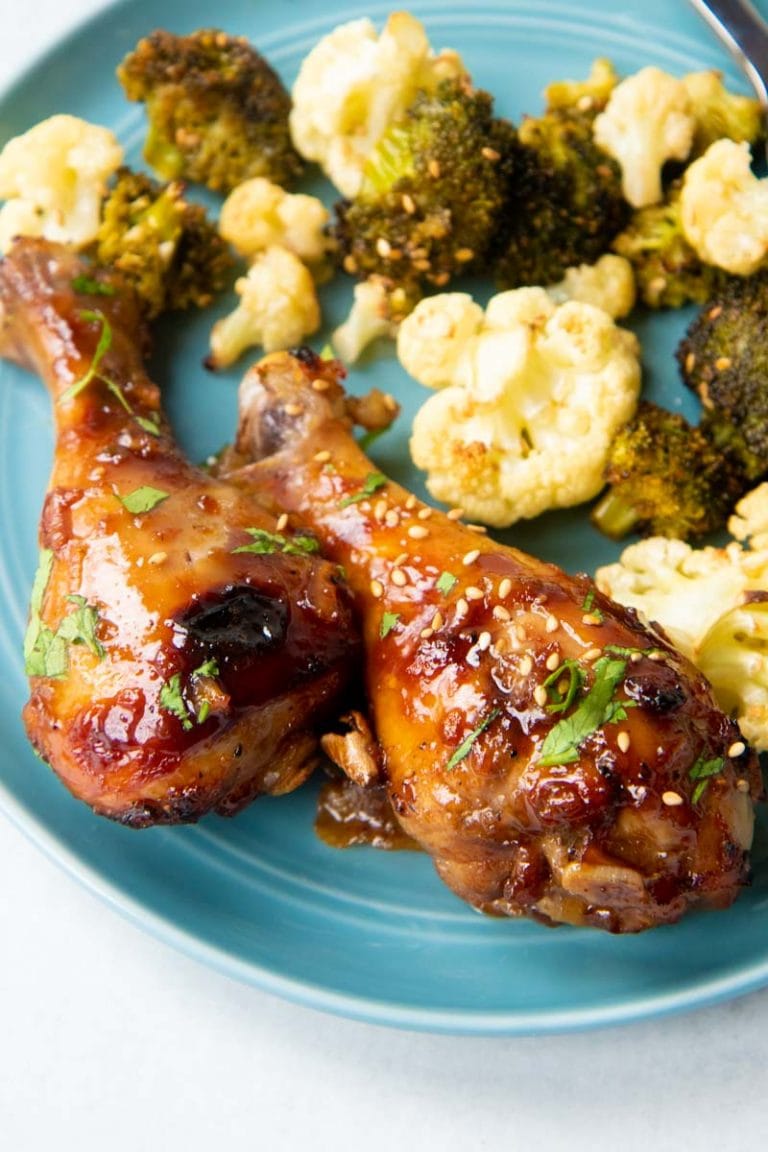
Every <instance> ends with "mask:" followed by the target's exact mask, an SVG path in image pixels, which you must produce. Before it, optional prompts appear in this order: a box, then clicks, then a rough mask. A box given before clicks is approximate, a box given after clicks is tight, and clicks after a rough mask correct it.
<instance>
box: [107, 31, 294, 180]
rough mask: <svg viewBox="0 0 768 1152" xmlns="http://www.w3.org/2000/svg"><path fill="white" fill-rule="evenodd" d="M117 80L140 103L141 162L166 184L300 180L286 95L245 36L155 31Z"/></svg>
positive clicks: (120, 70) (125, 62) (123, 66)
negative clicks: (143, 127) (143, 123)
mask: <svg viewBox="0 0 768 1152" xmlns="http://www.w3.org/2000/svg"><path fill="white" fill-rule="evenodd" d="M117 75H118V78H119V80H120V82H121V84H122V85H123V88H124V89H125V93H126V95H127V97H128V99H129V100H137V101H140V102H143V103H145V104H146V107H147V115H148V117H149V131H148V134H147V138H146V141H145V144H144V157H145V159H146V161H147V163H148V164H150V165H151V166H152V167H153V168H154V169H155V171H156V172H158V173H159V175H160V176H162V177H163V179H164V180H176V179H184V180H194V181H197V182H198V183H201V184H207V185H208V187H209V188H213V189H214V190H215V191H223V192H227V191H229V190H230V189H232V188H234V187H235V185H236V184H240V183H241V182H242V181H243V180H247V179H249V178H250V177H251V176H266V177H267V178H268V179H270V180H272V181H274V182H275V183H276V184H287V183H289V182H290V181H291V180H293V179H294V178H295V177H296V176H298V175H299V174H300V172H301V169H302V164H301V160H300V159H299V156H298V153H297V152H296V151H295V149H294V147H293V144H292V143H291V138H290V134H289V131H288V114H289V112H290V108H291V100H290V96H289V95H288V93H287V91H286V90H285V88H284V87H283V84H282V83H281V81H280V78H279V77H278V75H277V73H276V72H275V71H274V70H273V69H272V68H271V67H270V65H269V64H268V63H267V61H266V60H265V59H264V57H263V56H261V55H260V54H259V53H258V52H257V51H256V49H255V48H253V47H252V45H251V44H249V43H248V41H247V40H245V39H244V38H243V37H239V36H238V37H233V36H227V35H225V33H223V32H219V31H216V30H215V29H202V30H200V31H198V32H193V33H192V34H191V35H189V36H174V35H173V34H172V33H170V32H165V31H162V30H159V31H157V32H153V33H152V35H151V36H147V37H146V38H145V39H143V40H140V41H139V43H138V44H137V46H136V48H135V49H134V50H133V52H131V53H129V54H128V56H126V58H125V59H124V60H123V62H122V64H121V65H120V67H119V68H118V70H117Z"/></svg>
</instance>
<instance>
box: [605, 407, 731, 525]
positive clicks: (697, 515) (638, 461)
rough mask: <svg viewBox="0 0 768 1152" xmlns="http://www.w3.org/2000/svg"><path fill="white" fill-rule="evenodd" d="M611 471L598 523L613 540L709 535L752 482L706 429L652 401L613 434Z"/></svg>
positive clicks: (610, 456)
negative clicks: (637, 536)
mask: <svg viewBox="0 0 768 1152" xmlns="http://www.w3.org/2000/svg"><path fill="white" fill-rule="evenodd" d="M605 478H606V481H607V483H608V485H609V487H608V489H607V491H606V492H605V493H604V494H603V496H602V497H601V498H600V500H599V501H598V503H597V505H596V506H595V508H594V509H593V511H592V522H593V523H594V524H595V526H596V527H597V528H599V529H600V531H601V532H604V533H605V535H606V536H610V537H612V538H613V539H615V540H618V539H620V538H621V537H622V536H626V535H627V533H628V532H639V533H640V534H641V535H643V536H674V537H678V538H679V539H681V540H687V539H690V538H692V537H697V536H705V535H707V534H708V533H709V532H714V531H716V529H718V528H722V527H723V525H724V524H725V522H726V520H727V518H728V515H729V514H730V512H731V511H732V509H733V505H734V504H735V502H736V501H737V500H738V498H739V497H740V496H741V495H742V494H743V493H744V491H745V490H746V487H747V483H748V482H747V479H746V477H745V475H744V473H743V472H742V470H741V468H740V467H739V464H738V462H737V461H736V460H735V459H733V458H732V457H731V456H730V455H729V454H728V453H724V452H722V451H721V450H719V448H718V447H717V446H716V445H715V444H714V443H713V441H712V440H711V439H710V437H709V436H708V435H707V432H706V431H705V430H704V429H702V428H696V427H693V426H692V425H690V424H689V423H688V421H687V420H685V419H684V418H683V417H682V416H681V415H679V414H678V413H675V412H668V411H666V410H665V409H664V408H659V407H658V406H657V405H655V404H650V403H648V402H643V403H641V404H640V406H639V407H638V410H637V413H636V415H635V417H634V419H633V420H632V421H631V422H630V423H629V424H628V425H627V426H626V427H625V428H623V429H622V430H621V432H619V434H618V436H616V438H615V439H614V441H613V444H612V445H611V450H610V454H609V457H608V464H607V467H606V475H605Z"/></svg>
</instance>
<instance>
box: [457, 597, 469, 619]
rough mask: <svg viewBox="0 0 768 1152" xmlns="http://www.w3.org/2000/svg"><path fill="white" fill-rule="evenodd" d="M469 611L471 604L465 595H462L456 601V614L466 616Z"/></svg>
mask: <svg viewBox="0 0 768 1152" xmlns="http://www.w3.org/2000/svg"><path fill="white" fill-rule="evenodd" d="M467 612H469V604H467V602H466V600H465V599H464V597H463V596H460V597H459V599H458V600H457V601H456V615H457V616H459V617H461V616H466V614H467Z"/></svg>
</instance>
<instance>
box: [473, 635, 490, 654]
mask: <svg viewBox="0 0 768 1152" xmlns="http://www.w3.org/2000/svg"><path fill="white" fill-rule="evenodd" d="M492 639H493V637H492V636H491V634H490V632H481V633H480V635H479V636H478V638H477V646H478V648H479V649H480V651H481V652H485V650H486V648H490V646H491V640H492Z"/></svg>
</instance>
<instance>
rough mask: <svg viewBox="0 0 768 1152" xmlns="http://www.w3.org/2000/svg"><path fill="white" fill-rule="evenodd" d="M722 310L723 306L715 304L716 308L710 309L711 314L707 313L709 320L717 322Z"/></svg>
mask: <svg viewBox="0 0 768 1152" xmlns="http://www.w3.org/2000/svg"><path fill="white" fill-rule="evenodd" d="M722 310H723V306H722V304H715V306H714V308H710V310H709V312H707V320H717V318H718V316H719V315H720V313H721V312H722Z"/></svg>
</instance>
